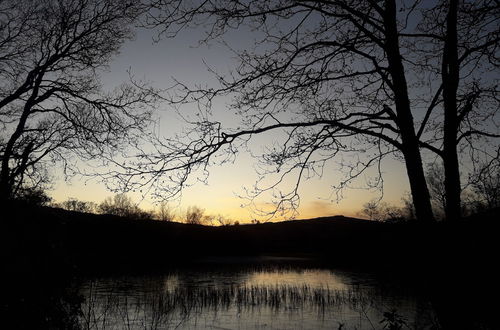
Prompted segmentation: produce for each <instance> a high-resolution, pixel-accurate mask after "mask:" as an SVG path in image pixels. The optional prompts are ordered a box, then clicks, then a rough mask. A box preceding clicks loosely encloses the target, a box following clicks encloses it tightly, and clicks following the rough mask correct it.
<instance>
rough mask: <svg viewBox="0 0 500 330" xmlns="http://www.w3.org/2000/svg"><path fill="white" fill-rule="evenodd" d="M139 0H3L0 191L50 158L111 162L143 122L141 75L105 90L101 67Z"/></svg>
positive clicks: (5, 193)
mask: <svg viewBox="0 0 500 330" xmlns="http://www.w3.org/2000/svg"><path fill="white" fill-rule="evenodd" d="M142 10H143V5H142V3H141V2H140V1H139V2H138V1H129V0H126V1H110V0H48V1H34V0H27V1H13V0H6V1H1V2H0V129H1V133H0V163H1V164H0V199H3V200H5V199H8V198H10V197H12V195H13V194H15V191H16V190H17V189H19V187H22V186H23V184H27V185H28V186H32V185H36V183H37V182H38V181H39V178H40V176H41V173H43V170H44V169H46V168H47V166H48V164H50V166H53V164H58V165H61V166H62V168H63V169H64V171H65V174H66V175H72V174H75V173H77V172H78V166H77V165H78V163H77V159H78V160H83V161H86V162H93V161H97V160H102V161H103V162H105V163H106V162H112V159H113V156H114V155H115V153H116V152H118V151H121V150H123V149H124V148H125V147H126V146H127V145H129V144H131V143H134V141H135V139H136V137H137V136H138V135H139V134H141V132H142V133H143V132H144V130H145V128H146V127H147V126H148V121H149V119H150V113H149V112H148V111H146V110H145V109H144V108H143V107H144V106H145V105H147V104H151V103H152V102H153V101H154V97H153V94H154V93H153V92H152V91H151V90H150V89H148V88H145V85H144V84H143V83H142V82H133V83H130V84H123V85H120V86H119V87H117V88H116V89H115V90H114V91H112V92H107V91H104V90H102V88H101V83H100V78H99V76H100V73H101V72H102V70H103V69H106V66H107V64H108V63H109V61H110V59H111V58H112V56H113V55H115V54H116V53H117V52H118V50H119V48H120V46H121V45H122V44H123V42H124V41H125V40H127V39H130V38H131V37H132V32H131V29H130V26H131V24H133V23H134V21H135V20H136V19H137V17H138V16H139V15H140V14H141V13H142V12H143V11H142Z"/></svg>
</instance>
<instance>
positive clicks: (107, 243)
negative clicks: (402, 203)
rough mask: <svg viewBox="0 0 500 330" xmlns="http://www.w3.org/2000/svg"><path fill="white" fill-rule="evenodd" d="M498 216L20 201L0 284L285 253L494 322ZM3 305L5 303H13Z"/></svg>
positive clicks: (5, 225)
mask: <svg viewBox="0 0 500 330" xmlns="http://www.w3.org/2000/svg"><path fill="white" fill-rule="evenodd" d="M498 213H499V212H498V209H496V210H493V211H489V212H487V213H483V214H476V215H474V216H470V217H468V218H465V219H462V220H460V221H459V222H455V223H453V222H441V223H439V222H438V223H432V224H425V225H422V224H419V223H413V222H404V223H383V222H375V221H368V220H360V219H354V218H347V217H343V216H336V217H325V218H317V219H310V220H295V221H285V222H280V223H262V224H251V225H233V226H220V227H214V226H201V225H189V224H181V223H175V222H161V221H153V220H140V221H138V220H130V219H125V218H121V217H118V216H111V215H96V214H87V213H81V212H75V211H67V210H62V209H57V208H50V207H27V206H23V205H22V204H19V205H16V204H15V203H14V204H12V205H11V206H10V207H9V208H8V209H6V211H5V212H4V213H3V215H2V218H3V219H2V221H1V224H0V226H1V230H0V232H1V235H2V238H1V244H2V246H1V247H0V251H1V258H2V263H3V268H4V269H5V273H6V274H7V276H8V278H10V279H11V280H10V281H7V282H4V285H6V286H7V287H8V289H9V290H7V291H4V292H11V293H13V294H14V295H18V294H19V290H20V288H19V287H16V286H14V288H13V287H12V283H13V282H12V281H14V282H16V281H17V280H19V279H27V281H28V282H33V279H36V281H35V283H40V281H46V279H47V278H48V279H49V282H52V283H56V284H55V287H62V286H63V285H62V284H61V281H65V280H67V279H70V278H74V277H75V276H76V277H79V276H83V275H96V274H100V275H102V274H113V273H119V274H124V273H126V274H130V273H145V272H152V271H153V272H156V271H161V270H163V269H168V268H170V267H178V266H179V265H186V264H192V263H193V262H194V263H196V262H197V261H199V260H201V259H204V260H206V259H207V258H212V260H214V259H215V260H219V259H220V260H227V258H229V259H232V260H235V259H237V258H234V257H241V256H244V257H255V256H264V255H265V256H273V255H279V256H289V257H300V258H314V259H315V260H317V262H319V263H323V264H328V265H329V266H333V267H344V268H356V269H360V270H369V271H381V272H384V273H391V274H392V275H391V276H395V277H404V278H408V279H412V281H414V282H415V283H416V285H418V286H421V287H422V289H425V290H429V292H430V293H432V294H435V297H433V299H434V302H435V307H436V310H438V311H439V309H440V308H442V311H441V317H442V318H443V321H442V323H443V324H446V322H450V324H451V325H450V328H456V327H457V326H460V327H461V325H463V324H467V322H466V317H465V316H464V317H457V315H461V314H457V313H460V312H461V311H462V312H463V313H464V314H463V315H473V316H474V319H477V318H478V315H479V314H480V315H479V318H480V319H485V320H488V319H489V318H490V321H491V322H492V323H491V324H493V321H494V320H492V318H493V316H492V315H494V313H493V308H494V307H493V305H489V304H488V303H487V299H486V298H487V296H488V294H487V292H492V290H493V288H494V287H495V286H496V283H495V280H496V276H495V274H496V273H495V271H494V269H495V267H496V263H497V252H496V251H497V245H498V244H497V231H496V229H495V222H496V217H498ZM224 258H226V259H224ZM237 260H241V259H237ZM42 279H43V280H42ZM23 285H24V284H23ZM37 288H38V287H37ZM12 290H13V291H12ZM37 290H41V289H39V288H38V289H37ZM50 290H51V291H50V294H53V293H54V291H53V289H50ZM470 291H473V292H470ZM7 296H9V295H7ZM42 296H45V297H46V296H47V292H42ZM2 303H3V305H2V307H3V308H4V307H5V306H11V305H10V303H6V302H5V301H4V302H2ZM36 305H37V306H38V307H37V308H39V307H40V306H39V303H36ZM471 308H472V309H471ZM41 313H42V314H43V312H41ZM471 313H472V314H471ZM483 314H484V315H483ZM56 318H57V317H56ZM464 322H465V323H464ZM485 322H486V323H488V322H489V321H485Z"/></svg>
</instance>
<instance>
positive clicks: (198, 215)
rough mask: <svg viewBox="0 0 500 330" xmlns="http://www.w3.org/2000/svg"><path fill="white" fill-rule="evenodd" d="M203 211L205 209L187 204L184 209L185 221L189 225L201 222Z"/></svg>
mask: <svg viewBox="0 0 500 330" xmlns="http://www.w3.org/2000/svg"><path fill="white" fill-rule="evenodd" d="M203 213H205V210H204V209H202V208H200V207H198V206H189V207H188V208H187V210H186V215H185V216H186V223H189V224H191V225H201V224H203Z"/></svg>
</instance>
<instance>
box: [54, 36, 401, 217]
mask: <svg viewBox="0 0 500 330" xmlns="http://www.w3.org/2000/svg"><path fill="white" fill-rule="evenodd" d="M154 35H155V32H154V31H148V30H138V31H137V33H136V37H135V38H134V39H133V40H131V41H128V42H126V43H125V44H124V46H123V48H122V50H121V52H120V54H119V55H118V56H116V57H115V58H114V59H113V60H112V62H111V63H110V66H109V69H108V70H107V71H106V72H103V73H102V75H101V77H102V82H103V86H104V88H109V89H112V88H113V87H114V86H116V85H119V84H120V83H121V82H122V81H127V79H128V73H127V70H131V72H132V73H133V74H134V76H135V77H137V78H144V79H146V80H148V81H150V82H151V84H152V85H153V86H154V87H158V88H166V87H169V86H172V84H173V81H174V78H175V79H177V80H179V81H182V82H184V83H186V84H188V85H191V86H192V85H195V84H201V85H205V84H207V85H213V84H215V83H216V81H215V79H214V78H213V76H212V74H211V73H210V72H208V70H207V67H206V65H209V66H210V67H212V68H215V69H216V70H217V71H219V72H227V71H228V70H230V69H231V68H232V67H234V66H235V65H236V64H237V62H236V60H235V58H234V55H233V54H232V53H231V52H230V51H229V50H228V49H227V48H226V47H225V46H223V45H221V44H217V43H213V44H211V45H201V46H199V45H198V40H199V39H200V38H201V37H202V35H203V31H202V30H200V29H192V30H187V31H182V32H181V33H180V34H179V35H178V36H177V37H176V38H175V39H166V40H161V41H160V42H157V43H155V42H153V37H154ZM255 37H256V36H255V35H254V34H253V33H252V32H249V31H244V30H241V31H240V30H238V31H233V32H231V33H230V34H229V35H227V36H226V38H225V40H226V41H227V42H228V43H229V44H231V46H232V47H235V48H237V49H245V48H246V47H250V46H251V45H252V44H253V43H254V41H255ZM230 101H231V100H230V99H228V98H222V99H218V100H216V103H215V107H214V116H217V117H218V118H221V119H222V120H223V121H224V122H225V123H226V124H228V125H231V124H236V123H237V121H238V117H236V116H234V115H233V114H231V113H229V112H228V104H229V102H230ZM190 107H194V105H186V106H183V107H182V108H181V109H180V112H181V113H190V112H192V111H193V108H190ZM155 116H157V118H158V120H159V123H158V130H159V133H160V134H161V135H163V136H164V137H171V136H172V134H173V133H174V132H176V131H179V130H180V129H182V127H183V125H184V123H183V121H182V120H181V118H180V117H179V115H178V114H177V113H176V112H175V111H174V109H173V108H172V107H171V106H169V105H168V104H165V103H164V104H161V105H160V106H159V108H158V109H155ZM273 141H276V142H279V136H278V135H277V134H268V135H267V136H261V137H257V138H256V139H255V140H254V141H253V143H252V144H251V148H252V150H256V151H257V152H258V151H262V147H263V144H265V142H266V143H268V142H273ZM255 165H256V160H255V159H254V158H252V157H251V156H250V155H248V154H245V153H240V154H239V155H238V157H237V159H236V160H235V162H234V163H233V164H226V165H223V166H219V167H214V168H211V169H210V176H209V180H208V184H203V183H200V184H196V185H194V186H192V187H189V188H187V189H185V190H184V192H183V196H182V199H180V200H176V201H172V202H171V205H172V206H173V207H175V208H176V210H177V211H178V212H180V213H182V211H183V210H185V209H186V208H187V207H188V206H191V205H196V206H198V207H201V208H203V209H205V212H206V213H207V214H221V215H224V216H226V217H228V218H231V219H234V220H238V221H240V222H248V221H250V220H252V219H258V220H265V219H264V218H259V217H258V216H257V215H256V214H255V213H254V212H253V211H252V210H251V209H250V208H249V207H244V204H245V201H244V200H242V199H241V198H239V197H238V196H239V195H242V194H243V192H244V188H245V187H246V188H251V187H252V184H253V183H254V182H255V181H256V179H257V177H258V176H257V174H256V170H255ZM383 169H384V172H385V175H384V179H385V189H384V200H385V201H387V202H388V203H390V204H399V203H400V201H401V197H402V196H403V195H404V194H405V192H406V191H408V190H409V188H408V179H407V177H406V174H405V169H404V167H403V165H402V164H401V163H400V162H399V161H397V160H394V159H388V160H387V161H385V163H384V166H383ZM55 177H56V183H55V185H54V189H53V190H52V191H51V192H50V194H51V196H52V197H53V198H54V200H55V201H56V202H61V201H64V200H66V199H68V198H77V199H79V200H84V201H93V202H97V203H99V202H100V201H102V200H103V199H104V198H106V197H107V196H112V195H113V193H112V192H110V191H108V190H106V188H105V186H104V184H102V183H101V182H99V181H98V180H91V181H83V180H82V179H81V178H78V177H75V178H73V179H71V180H70V181H68V182H65V181H64V180H62V175H61V174H60V173H58V172H57V171H56V173H55ZM340 178H341V174H340V173H339V172H338V169H337V168H336V166H335V164H332V166H330V167H327V168H326V171H325V173H324V175H323V177H321V178H314V179H311V180H309V181H307V182H304V183H303V184H302V186H301V189H300V196H301V204H300V207H299V209H298V211H299V213H298V215H297V216H296V217H297V218H303V219H305V218H313V217H320V216H330V215H345V216H360V214H359V211H360V210H361V208H362V206H363V204H364V203H366V202H368V201H370V200H372V199H374V198H378V197H379V196H380V193H379V192H371V191H368V190H366V189H364V188H365V186H366V185H365V181H366V180H369V176H366V177H362V178H360V179H359V180H357V181H356V182H354V186H356V187H358V189H349V190H346V191H344V194H343V198H342V199H341V200H337V198H336V196H335V195H332V185H333V184H335V183H336V182H338V180H340ZM129 195H130V196H131V197H133V198H134V199H135V200H136V201H137V202H138V203H139V202H140V203H139V206H140V207H141V208H144V209H153V208H154V207H155V205H156V204H155V201H153V200H151V199H150V198H149V197H146V198H145V199H142V198H141V196H139V195H134V194H129ZM266 198H267V197H266V196H264V197H263V198H262V199H260V200H257V201H256V204H257V205H258V206H260V205H264V203H266V202H268V201H269V200H268V199H266ZM287 217H288V216H286V217H284V218H285V219H286V218H287ZM278 219H280V218H278Z"/></svg>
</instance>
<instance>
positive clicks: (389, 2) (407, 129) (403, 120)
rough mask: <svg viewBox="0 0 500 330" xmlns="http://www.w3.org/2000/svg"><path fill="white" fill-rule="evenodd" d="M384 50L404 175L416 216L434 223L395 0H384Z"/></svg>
mask: <svg viewBox="0 0 500 330" xmlns="http://www.w3.org/2000/svg"><path fill="white" fill-rule="evenodd" d="M384 27H385V36H386V39H385V51H386V54H387V60H388V62H389V72H390V74H391V78H392V84H393V91H394V98H395V100H394V101H395V104H396V112H397V125H398V127H399V130H400V132H401V140H402V146H403V147H402V152H403V156H404V159H405V164H406V172H407V174H408V179H409V181H410V189H411V195H412V199H413V205H414V207H415V213H416V217H417V219H418V220H419V221H420V222H428V221H434V215H433V213H432V207H431V198H430V194H429V189H428V188H427V183H426V180H425V174H424V168H423V165H422V157H421V155H420V147H419V142H418V138H417V135H416V133H415V126H414V122H413V116H412V114H411V108H410V100H409V97H408V85H407V82H406V77H405V72H404V67H403V63H402V61H401V58H402V57H401V54H400V52H399V38H398V31H397V24H396V4H395V2H394V0H386V7H385V17H384Z"/></svg>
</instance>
